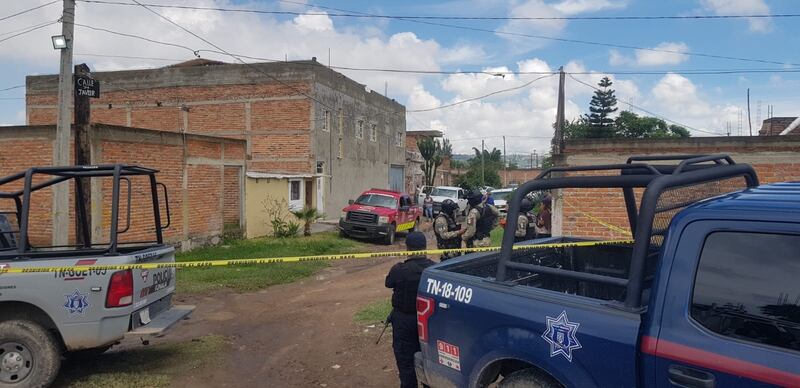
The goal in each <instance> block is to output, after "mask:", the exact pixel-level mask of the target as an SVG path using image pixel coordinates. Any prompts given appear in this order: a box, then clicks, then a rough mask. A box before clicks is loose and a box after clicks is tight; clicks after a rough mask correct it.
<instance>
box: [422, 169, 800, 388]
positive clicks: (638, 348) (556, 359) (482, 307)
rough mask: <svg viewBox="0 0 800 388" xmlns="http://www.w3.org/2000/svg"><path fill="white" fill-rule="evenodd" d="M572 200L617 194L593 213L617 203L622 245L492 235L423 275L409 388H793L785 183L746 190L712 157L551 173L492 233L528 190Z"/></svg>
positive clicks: (796, 260)
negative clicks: (626, 230) (624, 223)
mask: <svg viewBox="0 0 800 388" xmlns="http://www.w3.org/2000/svg"><path fill="white" fill-rule="evenodd" d="M659 160H660V161H662V162H661V163H663V164H664V165H656V164H653V162H655V161H659ZM664 161H671V162H669V163H665V162H664ZM586 188H602V189H607V190H609V191H611V190H615V189H616V190H620V194H619V195H618V196H616V195H613V194H609V196H608V197H607V198H606V199H604V201H609V200H610V199H613V198H620V199H624V206H622V204H620V206H619V209H620V210H621V211H625V210H623V209H626V210H627V213H628V220H629V222H630V230H631V231H632V232H633V237H634V239H633V241H634V242H624V241H620V242H618V243H610V242H609V243H600V244H592V243H590V242H587V241H591V240H585V239H577V238H548V239H542V240H538V241H537V240H534V241H528V242H524V243H518V244H543V243H555V244H559V245H551V246H549V247H547V246H544V247H540V248H530V249H513V237H514V236H513V234H511V233H506V234H505V235H504V236H503V245H502V249H501V251H500V253H498V254H469V255H465V256H462V257H460V258H457V259H453V260H449V261H447V262H444V263H441V264H437V265H434V266H432V267H430V268H428V269H426V270H425V272H424V273H423V276H422V279H421V282H420V288H419V292H418V298H417V315H418V329H419V340H420V343H421V348H422V351H421V352H418V353H417V354H416V360H415V361H416V368H417V374H418V377H419V380H420V382H421V383H423V384H424V385H426V386H430V387H486V386H489V385H490V384H496V386H499V387H673V386H674V387H705V388H710V387H734V386H735V387H765V386H787V387H800V281H798V279H800V183H779V184H770V185H762V186H759V183H758V179H757V176H756V174H755V172H754V170H753V169H752V167H750V166H749V165H746V164H736V163H735V162H734V161H733V160H732V159H731V158H730V157H728V156H725V155H705V156H697V155H685V156H665V157H655V156H650V157H633V158H630V159H629V160H628V162H627V163H625V164H617V165H604V166H587V167H566V168H552V169H550V170H547V171H544V172H543V173H542V174H541V175H540V176H539V177H538V178H537V179H535V180H532V181H529V182H527V183H525V184H524V185H522V186H521V187H520V188H519V189H517V191H516V192H515V194H514V196H513V199H512V201H511V204H510V210H509V215H510V217H508V224H509V225H508V226H507V230H514V229H515V227H516V220H517V217H516V215H517V214H518V212H519V207H520V201H521V199H522V198H523V197H524V196H525V195H526V194H527V193H529V192H531V191H535V190H558V189H568V190H570V191H569V192H574V191H575V190H581V189H586ZM554 194H555V196H556V198H558V195H559V192H558V191H555V192H554ZM609 206H611V205H610V204H609ZM575 242H581V243H580V244H574V243H575ZM518 248H524V247H518Z"/></svg>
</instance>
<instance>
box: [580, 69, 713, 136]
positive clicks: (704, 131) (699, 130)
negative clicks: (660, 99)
mask: <svg viewBox="0 0 800 388" xmlns="http://www.w3.org/2000/svg"><path fill="white" fill-rule="evenodd" d="M569 77H570V78H572V79H573V80H574V81H575V82H577V83H579V84H582V85H584V86H587V87H590V88H592V89H593V90H598V91H599V90H600V88H597V87H595V86H594V85H590V84H587V83H586V82H583V81H581V80H579V79H577V78H575V77H574V76H573V75H572V74H570V75H569ZM626 105H628V106H632V107H634V108H636V109H638V110H640V111H642V112H644V113H647V114H649V115H651V116H654V117H657V118H660V119H662V120H664V121H668V122H670V123H673V124H676V125H680V126H682V127H685V128H688V129H691V130H692V131H697V132H702V133H707V134H709V135H717V136H724V134H722V133H718V132H712V131H707V130H704V129H698V128H694V127H691V126H688V125H686V124H683V123H679V122H677V121H675V120H672V119H669V118H667V117H666V116H663V115H660V114H658V113H653V112H651V111H649V110H647V109H645V108H642V107H640V106H636V105H633V104H631V103H626Z"/></svg>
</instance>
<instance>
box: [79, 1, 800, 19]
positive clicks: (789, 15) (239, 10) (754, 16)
mask: <svg viewBox="0 0 800 388" xmlns="http://www.w3.org/2000/svg"><path fill="white" fill-rule="evenodd" d="M78 1H82V2H84V3H95V4H107V5H127V6H135V5H136V4H131V3H123V2H119V1H109V0H78ZM141 4H142V5H145V6H148V7H153V8H172V9H188V10H199V11H219V12H234V13H254V14H266V15H287V16H329V17H348V18H375V19H418V20H497V21H504V20H713V19H768V18H795V17H800V14H792V13H787V14H747V15H651V16H645V15H640V16H619V15H617V16H452V15H444V16H437V15H376V14H365V13H360V12H359V13H353V12H351V11H348V12H347V13H327V12H296V11H268V10H259V9H248V8H223V7H200V6H188V5H175V4H153V3H141ZM315 7H316V6H315ZM317 8H322V7H317Z"/></svg>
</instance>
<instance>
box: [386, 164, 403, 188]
mask: <svg viewBox="0 0 800 388" xmlns="http://www.w3.org/2000/svg"><path fill="white" fill-rule="evenodd" d="M405 181H406V174H405V166H398V165H392V166H391V167H389V189H391V190H394V191H403V189H404V186H405Z"/></svg>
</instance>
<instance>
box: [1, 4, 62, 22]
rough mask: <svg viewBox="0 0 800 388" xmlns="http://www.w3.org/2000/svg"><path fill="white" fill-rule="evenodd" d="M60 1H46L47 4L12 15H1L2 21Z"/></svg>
mask: <svg viewBox="0 0 800 388" xmlns="http://www.w3.org/2000/svg"><path fill="white" fill-rule="evenodd" d="M60 1H61V0H53V1H51V2H49V3H45V4H42V5H38V6H36V7H33V8H28V9H26V10H23V11H19V12H17V13H14V14H11V15H7V16H3V17H0V22H2V21H3V20H8V19H11V18H13V17H16V16H19V15H23V14H26V13H28V12H31V11H35V10H37V9H39V8H44V7H47V6H48V5H50V4H55V3H58V2H60Z"/></svg>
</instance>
